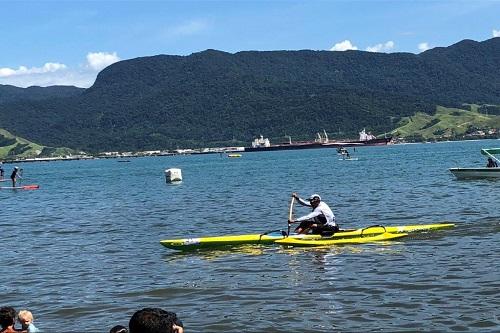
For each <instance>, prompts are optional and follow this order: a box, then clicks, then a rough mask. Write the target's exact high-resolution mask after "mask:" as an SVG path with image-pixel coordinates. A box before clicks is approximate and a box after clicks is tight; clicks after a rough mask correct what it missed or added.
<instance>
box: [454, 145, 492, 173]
mask: <svg viewBox="0 0 500 333" xmlns="http://www.w3.org/2000/svg"><path fill="white" fill-rule="evenodd" d="M481 154H483V155H485V156H488V158H489V159H490V160H491V161H492V162H491V165H490V166H489V167H477V168H458V167H457V168H450V169H449V170H450V172H451V173H452V174H453V175H454V176H455V177H456V178H457V179H500V167H498V165H499V164H500V160H499V159H498V158H497V157H496V156H495V155H500V148H488V149H481Z"/></svg>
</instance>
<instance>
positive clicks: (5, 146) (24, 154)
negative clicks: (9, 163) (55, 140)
mask: <svg viewBox="0 0 500 333" xmlns="http://www.w3.org/2000/svg"><path fill="white" fill-rule="evenodd" d="M72 153H74V150H72V149H69V148H52V147H45V146H41V145H39V144H36V143H33V142H31V141H28V140H25V139H23V138H20V137H17V136H15V135H12V134H11V133H9V132H7V131H6V130H3V129H0V159H1V160H10V159H19V158H34V157H56V156H63V155H68V154H72Z"/></svg>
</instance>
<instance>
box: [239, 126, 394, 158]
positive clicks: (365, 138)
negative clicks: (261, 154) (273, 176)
mask: <svg viewBox="0 0 500 333" xmlns="http://www.w3.org/2000/svg"><path fill="white" fill-rule="evenodd" d="M323 133H324V135H323V136H321V135H320V134H319V133H318V138H317V139H316V140H314V141H297V142H292V140H291V138H290V137H288V138H289V140H288V142H283V143H280V144H271V142H270V141H269V139H268V138H264V137H263V136H262V135H261V136H260V138H257V139H255V140H254V141H253V142H252V147H246V148H245V152H256V151H276V150H297V149H318V148H340V147H361V146H383V145H387V144H389V143H390V142H391V140H392V137H384V138H377V137H375V136H374V135H372V134H371V133H369V134H367V133H366V132H365V130H364V129H363V131H361V132H360V133H359V140H352V141H351V140H347V141H337V140H330V139H328V135H327V134H326V132H325V131H323Z"/></svg>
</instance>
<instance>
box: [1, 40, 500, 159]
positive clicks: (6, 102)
mask: <svg viewBox="0 0 500 333" xmlns="http://www.w3.org/2000/svg"><path fill="white" fill-rule="evenodd" d="M498 87H500V38H492V39H489V40H486V41H483V42H475V41H471V40H464V41H461V42H459V43H457V44H454V45H451V46H449V47H442V48H434V49H431V50H428V51H425V52H423V53H420V54H411V53H390V54H384V53H373V52H363V51H346V52H332V51H310V50H302V51H270V52H256V51H255V52H254V51H252V52H238V53H235V54H230V53H226V52H220V51H215V50H206V51H204V52H199V53H194V54H191V55H189V56H168V55H158V56H153V57H142V58H136V59H130V60H125V61H120V62H117V63H115V64H113V65H111V66H108V67H107V68H105V69H104V70H103V71H102V72H100V73H99V75H98V77H97V79H96V81H95V84H94V85H93V86H92V87H90V88H88V89H84V90H82V89H76V88H74V89H71V88H69V87H48V88H37V89H33V88H27V89H25V90H23V89H21V88H15V87H11V86H0V127H2V128H5V129H6V130H9V131H11V132H12V133H16V135H19V136H21V137H23V138H26V139H28V140H30V141H33V142H37V143H40V144H42V145H46V146H52V147H60V146H65V147H70V148H73V149H77V150H84V151H88V152H91V153H94V152H102V151H141V150H158V149H176V148H197V147H213V146H221V145H228V146H233V145H235V143H238V145H250V142H251V141H252V140H253V139H254V138H256V137H257V136H259V135H260V134H262V135H263V136H265V137H268V138H270V139H271V140H272V142H276V141H277V142H280V141H283V140H284V137H285V136H286V135H290V136H291V137H292V138H293V140H294V141H295V140H305V139H307V140H311V139H313V138H314V137H315V134H316V133H317V132H319V131H322V130H323V129H324V130H326V132H327V133H328V135H329V137H330V138H336V139H340V138H342V139H347V138H350V139H357V137H358V132H359V131H360V130H361V129H363V128H366V130H367V131H370V132H372V133H376V134H380V133H386V132H387V133H388V132H390V131H392V130H393V129H394V128H396V127H397V126H398V123H399V122H400V121H401V120H402V119H408V120H407V122H415V123H418V125H417V126H415V128H411V131H415V133H414V134H413V135H414V139H425V138H429V139H431V138H434V137H449V138H450V139H451V138H453V137H458V136H460V135H462V133H467V131H472V132H474V130H475V129H479V128H483V127H482V126H483V124H482V122H481V120H480V119H482V118H481V117H482V116H484V117H485V118H484V119H490V117H491V116H495V115H499V114H500V108H499V107H498V105H500V94H499V93H498ZM464 103H467V104H468V105H470V106H472V110H473V111H474V112H475V113H474V121H472V120H471V119H468V118H467V117H465V118H464V119H463V120H461V122H457V123H454V120H453V119H455V118H461V117H462V116H461V115H462V114H463V113H464V110H463V108H464V106H463V105H464ZM438 105H443V106H446V107H455V108H456V109H455V110H454V111H452V113H451V114H448V115H447V116H445V115H438V116H435V115H434V114H435V113H436V108H437V106H438ZM467 109H469V107H467ZM437 110H438V111H439V108H438V109H437ZM471 112H472V111H471ZM420 119H422V120H421V121H420ZM403 121H404V120H403ZM476 121H477V122H478V123H476ZM484 126H490V125H484ZM400 132H401V134H402V135H406V137H408V136H410V135H411V134H410V128H406V127H404V128H402V129H401V130H400ZM464 135H466V134H464ZM419 136H420V137H419ZM25 149H26V147H24V148H23V147H19V148H18V151H19V152H22V153H23V154H24V153H26V151H25Z"/></svg>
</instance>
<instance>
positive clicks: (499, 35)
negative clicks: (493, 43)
mask: <svg viewBox="0 0 500 333" xmlns="http://www.w3.org/2000/svg"><path fill="white" fill-rule="evenodd" d="M493 37H500V30H495V29H493Z"/></svg>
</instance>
